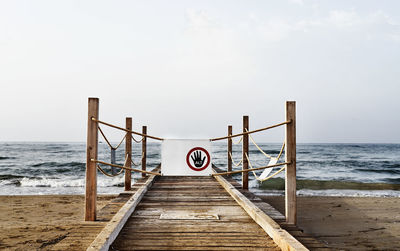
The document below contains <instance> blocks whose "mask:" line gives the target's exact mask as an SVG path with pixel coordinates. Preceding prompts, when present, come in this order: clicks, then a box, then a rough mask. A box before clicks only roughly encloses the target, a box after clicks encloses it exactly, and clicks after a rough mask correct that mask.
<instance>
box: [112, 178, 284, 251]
mask: <svg viewBox="0 0 400 251" xmlns="http://www.w3.org/2000/svg"><path fill="white" fill-rule="evenodd" d="M190 183H191V184H192V185H191V186H190ZM212 183H214V185H210V184H212ZM203 185H204V186H206V187H207V189H201V188H202V186H203ZM156 187H158V188H156ZM160 187H161V188H160ZM175 187H180V188H179V189H175ZM166 188H169V189H166ZM220 188H221V186H220V185H219V184H218V182H216V181H215V179H214V178H212V177H201V179H198V178H196V177H173V178H171V177H164V176H161V177H159V179H158V180H157V182H155V184H154V185H153V186H152V187H151V189H149V192H148V193H146V195H145V196H144V197H143V199H142V201H141V202H140V203H139V205H138V206H137V208H136V211H135V212H134V213H133V214H132V215H131V217H130V218H129V220H128V221H127V223H126V224H125V226H124V228H123V229H122V231H121V233H120V235H119V237H118V238H117V239H116V240H115V242H114V243H113V244H112V246H111V248H114V249H116V250H137V249H145V250H152V249H153V250H166V249H170V250H171V249H173V250H180V249H183V250H208V249H214V250H215V249H218V250H224V249H226V250H248V249H260V250H266V249H268V250H279V248H278V247H277V245H276V244H275V243H274V242H273V241H272V239H271V238H269V237H268V236H267V235H266V233H265V231H263V229H262V228H261V227H260V226H258V225H257V224H256V223H255V222H254V221H253V220H252V219H251V218H250V217H249V215H248V214H246V213H245V212H244V211H243V209H242V208H241V207H240V206H239V205H238V204H237V203H236V202H235V201H234V199H233V198H232V197H231V196H229V194H227V193H226V191H225V190H224V189H220ZM204 191H206V192H204ZM165 213H171V214H174V213H177V214H179V213H183V214H184V213H198V214H202V213H203V214H215V215H218V217H219V219H218V220H217V219H205V220H199V219H184V220H183V219H160V215H161V214H165Z"/></svg>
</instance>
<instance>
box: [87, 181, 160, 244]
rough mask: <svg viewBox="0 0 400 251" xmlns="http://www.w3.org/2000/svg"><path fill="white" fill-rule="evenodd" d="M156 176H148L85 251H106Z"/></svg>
mask: <svg viewBox="0 0 400 251" xmlns="http://www.w3.org/2000/svg"><path fill="white" fill-rule="evenodd" d="M155 178H156V176H155V175H151V176H149V178H148V180H147V181H146V183H145V184H144V185H143V186H142V187H140V188H139V189H138V190H137V191H136V192H135V194H134V195H133V196H132V197H131V198H130V199H129V200H128V201H127V202H126V203H125V205H124V206H123V207H122V208H121V209H120V210H119V211H118V213H116V214H115V216H114V217H113V218H112V219H111V221H110V222H108V223H107V225H106V226H105V227H104V229H103V230H102V231H101V232H100V234H99V235H97V237H96V239H95V240H94V241H93V242H92V244H91V245H90V246H89V247H88V249H87V251H94V250H108V249H109V247H110V245H111V244H112V243H113V241H114V240H115V239H116V238H117V236H118V234H119V232H120V231H121V229H122V227H123V226H124V225H125V223H126V221H127V220H128V219H129V216H130V215H131V214H132V212H133V211H134V210H135V208H136V206H137V205H138V204H139V202H140V200H141V199H142V198H143V196H144V194H145V193H146V192H147V190H148V189H149V188H150V187H151V185H152V184H153V182H154V180H155Z"/></svg>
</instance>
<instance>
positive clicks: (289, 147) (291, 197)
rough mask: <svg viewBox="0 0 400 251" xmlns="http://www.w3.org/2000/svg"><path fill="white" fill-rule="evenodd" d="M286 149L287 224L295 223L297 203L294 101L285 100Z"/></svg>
mask: <svg viewBox="0 0 400 251" xmlns="http://www.w3.org/2000/svg"><path fill="white" fill-rule="evenodd" d="M286 120H287V121H290V123H289V124H286V133H285V138H286V150H285V162H290V164H288V165H287V166H286V173H285V216H286V222H287V223H289V224H294V225H295V224H296V223H297V204H296V102H294V101H287V102H286Z"/></svg>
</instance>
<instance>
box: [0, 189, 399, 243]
mask: <svg viewBox="0 0 400 251" xmlns="http://www.w3.org/2000/svg"><path fill="white" fill-rule="evenodd" d="M114 197H115V196H101V197H100V198H99V199H98V208H99V209H100V208H101V207H102V206H104V205H105V204H107V203H108V202H109V201H110V200H111V199H112V198H114ZM263 199H264V200H265V201H267V202H268V203H270V204H271V205H273V206H274V207H276V208H277V209H278V210H280V211H281V212H283V205H284V202H283V197H263ZM83 205H84V198H83V196H78V195H39V196H0V249H2V250H37V249H40V250H51V247H52V246H53V245H54V243H57V242H58V241H59V240H60V238H63V236H65V235H66V234H67V233H68V231H69V230H71V229H73V227H74V226H76V224H79V223H81V222H82V221H83V213H84V209H83ZM298 206H299V210H298V225H299V226H300V228H302V229H303V230H304V231H305V232H307V233H309V234H311V235H313V236H315V237H316V238H317V239H319V240H320V241H322V242H323V243H326V244H327V245H328V246H329V247H332V248H335V249H338V250H400V198H348V197H347V198H341V197H299V198H298ZM89 244H90V243H89ZM83 250H84V248H83Z"/></svg>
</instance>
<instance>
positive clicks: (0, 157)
mask: <svg viewBox="0 0 400 251" xmlns="http://www.w3.org/2000/svg"><path fill="white" fill-rule="evenodd" d="M6 159H16V158H15V157H4V156H0V160H6Z"/></svg>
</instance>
